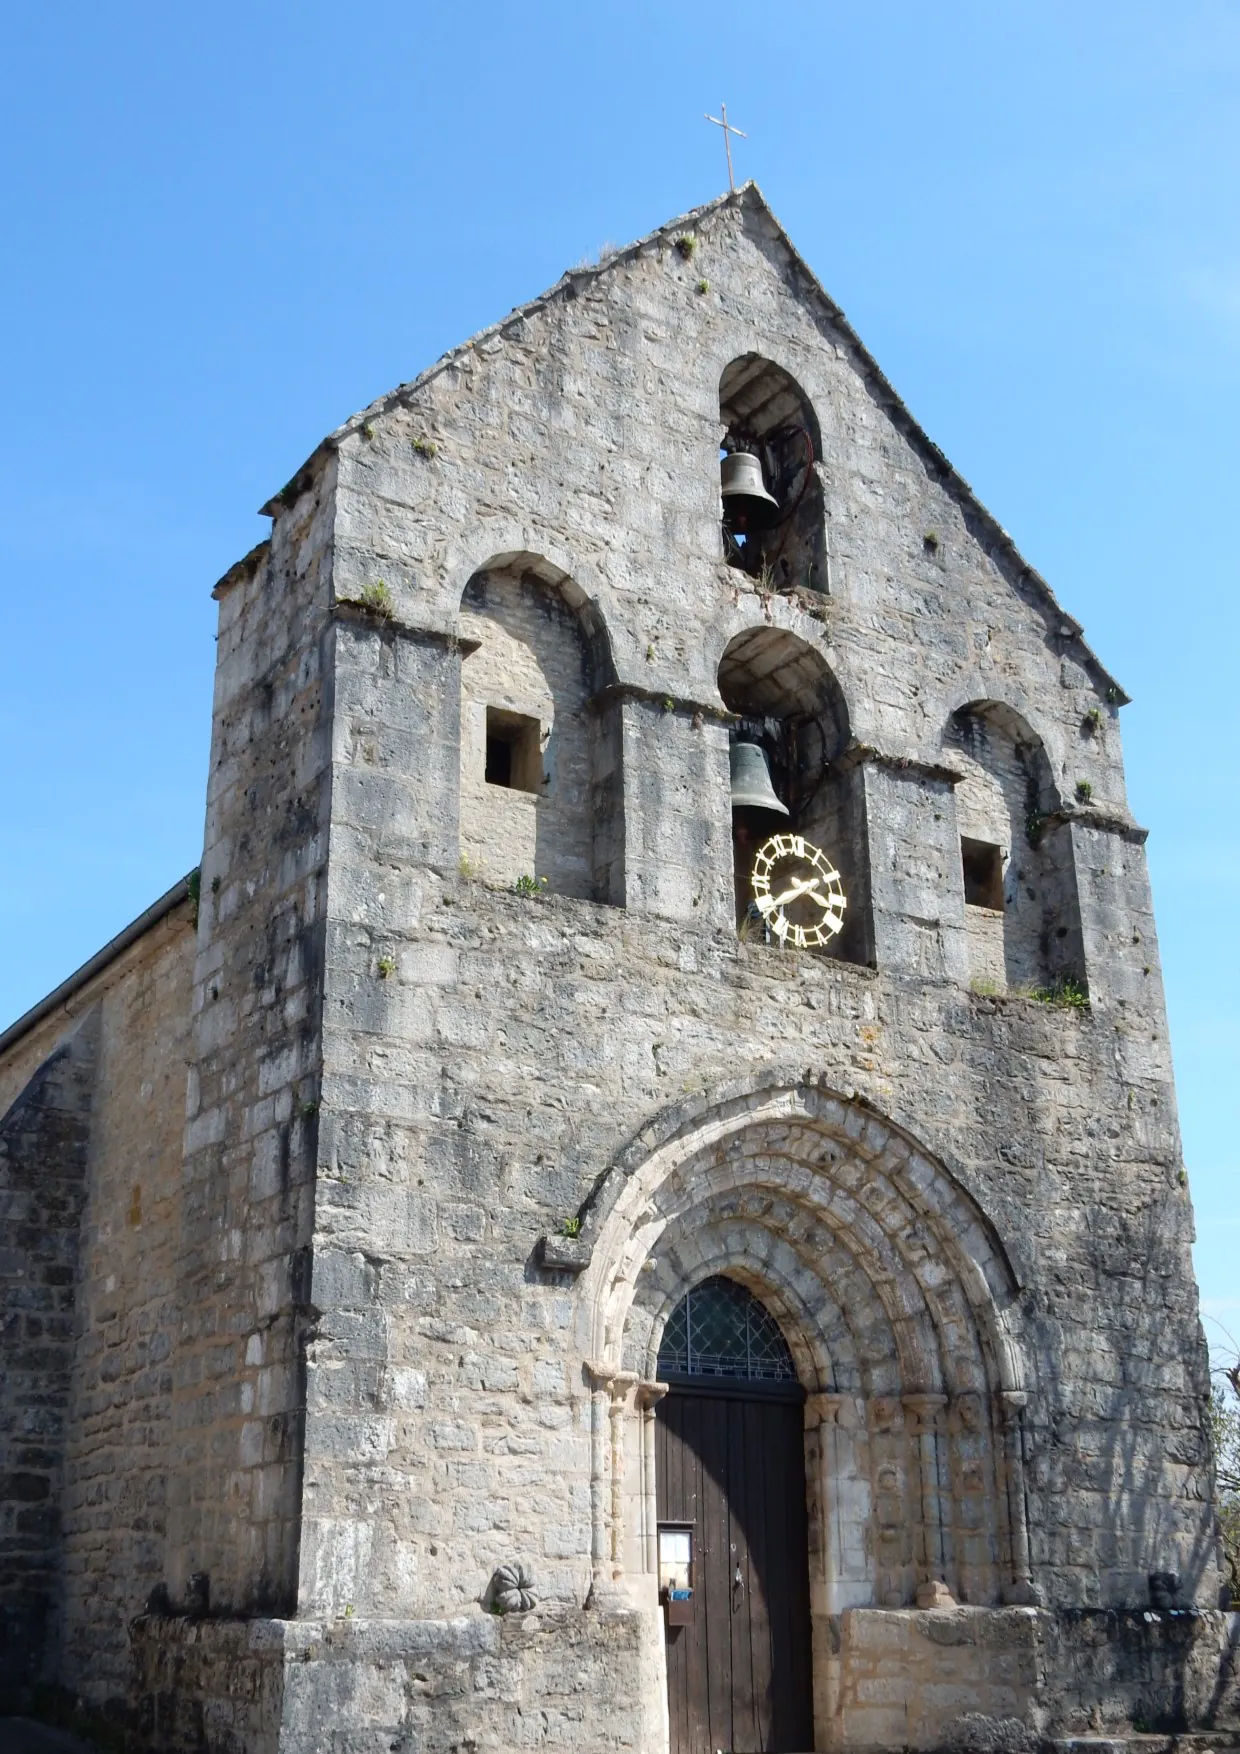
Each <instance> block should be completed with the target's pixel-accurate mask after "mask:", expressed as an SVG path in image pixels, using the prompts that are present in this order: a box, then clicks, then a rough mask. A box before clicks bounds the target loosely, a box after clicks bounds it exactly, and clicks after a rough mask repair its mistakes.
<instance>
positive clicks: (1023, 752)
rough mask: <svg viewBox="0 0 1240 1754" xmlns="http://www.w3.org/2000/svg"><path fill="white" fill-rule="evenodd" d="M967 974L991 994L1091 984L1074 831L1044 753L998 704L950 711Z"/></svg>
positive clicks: (980, 703) (1025, 728) (1015, 714)
mask: <svg viewBox="0 0 1240 1754" xmlns="http://www.w3.org/2000/svg"><path fill="white" fill-rule="evenodd" d="M946 740H947V741H948V743H949V744H950V745H951V747H952V754H953V758H954V759H955V761H956V762H957V764H958V765H959V766H960V767H962V768H963V770H964V779H963V780H962V781H961V783H960V784H959V785H958V786H957V787H956V817H957V822H958V825H959V831H960V858H961V875H962V880H963V885H964V900H965V923H966V927H967V930H968V941H969V963H970V976H971V978H972V980H973V982H974V983H975V984H977V985H978V986H981V987H984V988H986V989H989V990H997V991H1006V990H1019V989H1021V988H1025V989H1029V988H1033V989H1047V988H1051V989H1053V988H1056V987H1062V986H1064V985H1065V984H1069V983H1070V984H1071V986H1072V987H1073V988H1074V989H1077V990H1079V991H1080V993H1081V994H1082V995H1084V993H1085V992H1086V990H1087V984H1086V968H1085V949H1084V939H1083V936H1082V931H1081V915H1080V902H1079V897H1078V893H1077V882H1076V861H1075V858H1074V856H1073V850H1072V831H1071V828H1070V827H1069V825H1068V823H1067V821H1066V820H1065V818H1064V816H1063V815H1062V814H1061V807H1060V801H1059V795H1058V791H1057V788H1056V786H1055V782H1054V776H1053V774H1052V772H1051V765H1050V761H1049V759H1048V758H1047V754H1046V749H1045V746H1044V745H1043V742H1042V739H1041V738H1040V737H1039V736H1038V734H1037V732H1036V731H1034V730H1033V728H1032V727H1031V726H1030V725H1029V724H1028V723H1027V721H1026V720H1025V719H1024V718H1022V717H1021V715H1020V714H1019V713H1018V712H1016V711H1015V710H1014V709H1013V708H1012V707H1009V706H1006V705H1004V704H1003V703H1002V702H999V701H993V700H985V701H973V702H971V703H970V704H969V705H968V706H965V707H961V708H960V710H959V711H958V712H955V713H953V715H952V717H951V720H950V722H949V725H948V731H947V739H946Z"/></svg>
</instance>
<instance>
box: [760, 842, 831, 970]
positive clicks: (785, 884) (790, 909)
mask: <svg viewBox="0 0 1240 1754" xmlns="http://www.w3.org/2000/svg"><path fill="white" fill-rule="evenodd" d="M750 881H751V882H752V884H753V898H754V901H755V902H756V904H757V908H758V912H759V913H760V914H761V915H762V918H763V919H764V920H765V921H766V923H767V925H768V926H769V927H770V929H771V933H772V935H773V936H774V937H775V938H777V939H778V940H779V942H780V943H781V944H791V945H792V946H793V947H794V948H795V949H797V950H814V949H817V948H818V946H819V945H822V944H826V943H829V941H830V940H831V939H832V938H834V936H835V934H836V933H837V932H838V931H839V929H840V927H841V926H842V925H843V924H844V908H845V906H846V905H847V904H846V902H845V898H844V888H843V885H842V884H841V882H840V874H839V872H838V871H837V870H836V869H835V867H834V865H832V863H831V861H830V859H828V857H827V855H826V854H825V853H824V852H823V851H822V850H821V848H820V847H816V846H815V845H814V844H813V842H812V841H808V840H806V839H805V837H804V835H800V834H776V835H772V837H771V838H770V840H768V841H767V842H766V843H765V844H764V845H763V846H761V847H760V848H759V849H758V856H757V858H756V859H755V860H754V863H753V875H752V877H751V879H750Z"/></svg>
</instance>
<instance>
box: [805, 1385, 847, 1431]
mask: <svg viewBox="0 0 1240 1754" xmlns="http://www.w3.org/2000/svg"><path fill="white" fill-rule="evenodd" d="M856 1410H857V1403H856V1398H855V1396H853V1395H838V1394H836V1393H834V1391H832V1390H821V1391H819V1392H818V1393H816V1394H812V1395H807V1396H806V1397H805V1424H806V1428H807V1429H808V1430H810V1431H812V1430H813V1429H814V1427H815V1426H817V1425H841V1426H846V1427H851V1426H853V1425H855V1424H856Z"/></svg>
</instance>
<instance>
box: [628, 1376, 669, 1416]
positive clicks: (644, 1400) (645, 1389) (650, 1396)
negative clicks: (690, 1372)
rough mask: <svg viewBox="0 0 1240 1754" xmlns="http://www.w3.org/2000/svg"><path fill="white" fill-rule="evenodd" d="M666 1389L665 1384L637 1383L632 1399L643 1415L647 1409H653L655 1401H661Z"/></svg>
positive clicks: (666, 1385)
mask: <svg viewBox="0 0 1240 1754" xmlns="http://www.w3.org/2000/svg"><path fill="white" fill-rule="evenodd" d="M668 1387H669V1385H668V1384H667V1383H665V1382H639V1383H638V1385H637V1393H636V1395H635V1396H634V1399H635V1400H636V1402H637V1405H638V1406H639V1407H640V1408H641V1410H642V1412H643V1413H644V1412H646V1410H647V1409H648V1408H650V1407H653V1406H654V1404H655V1402H656V1401H661V1400H662V1399H663V1397H664V1395H665V1394H666V1393H667V1391H668Z"/></svg>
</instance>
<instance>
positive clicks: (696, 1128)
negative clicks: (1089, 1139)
mask: <svg viewBox="0 0 1240 1754" xmlns="http://www.w3.org/2000/svg"><path fill="white" fill-rule="evenodd" d="M583 1235H584V1236H585V1237H587V1238H588V1239H589V1241H590V1243H591V1244H592V1252H591V1259H590V1265H589V1267H588V1268H587V1269H586V1271H585V1273H584V1274H583V1276H582V1279H581V1281H580V1282H579V1293H578V1295H579V1321H580V1324H581V1326H580V1335H581V1342H582V1349H583V1352H584V1353H585V1355H586V1357H587V1358H588V1359H589V1360H590V1366H589V1371H590V1379H591V1382H592V1384H593V1388H594V1424H595V1431H596V1445H595V1459H596V1466H595V1479H596V1487H597V1490H596V1492H595V1495H594V1504H595V1544H594V1554H595V1587H596V1589H597V1588H599V1587H600V1586H601V1587H611V1586H615V1585H619V1586H620V1587H622V1588H625V1589H628V1590H629V1591H630V1593H632V1592H633V1591H634V1590H636V1592H637V1593H638V1595H639V1597H640V1595H641V1591H642V1589H643V1588H645V1589H648V1590H650V1591H653V1590H654V1589H655V1583H656V1571H657V1554H656V1533H657V1531H656V1523H657V1512H656V1485H657V1481H656V1466H655V1422H656V1407H657V1404H658V1401H659V1399H660V1396H661V1395H662V1393H663V1392H664V1390H663V1387H662V1385H661V1382H660V1378H659V1375H658V1360H659V1355H660V1348H661V1346H662V1344H663V1340H664V1335H665V1333H666V1331H667V1326H668V1322H669V1319H670V1318H671V1317H672V1316H673V1314H674V1312H675V1310H676V1309H677V1306H678V1305H679V1304H680V1303H681V1302H682V1300H683V1299H684V1298H685V1296H686V1294H687V1293H689V1292H690V1291H692V1289H693V1288H694V1287H695V1286H700V1285H701V1284H702V1283H703V1282H705V1281H707V1280H709V1279H710V1278H711V1277H712V1276H715V1275H720V1274H722V1275H726V1276H727V1277H728V1278H729V1279H732V1280H735V1281H737V1282H738V1283H739V1284H741V1285H743V1286H745V1287H746V1288H747V1289H748V1291H750V1292H751V1293H752V1294H753V1295H754V1296H755V1297H757V1298H759V1299H760V1300H761V1302H762V1303H763V1304H764V1306H765V1308H766V1309H767V1310H768V1311H769V1313H770V1315H771V1316H772V1318H773V1319H774V1320H775V1321H776V1322H777V1323H778V1326H779V1329H780V1331H781V1333H782V1334H783V1336H784V1338H785V1339H786V1342H787V1345H788V1350H789V1353H790V1356H791V1357H792V1359H793V1362H794V1366H795V1370H796V1375H797V1378H798V1381H799V1383H800V1385H801V1388H802V1389H803V1391H804V1403H803V1405H804V1413H803V1423H804V1472H805V1498H806V1505H807V1512H808V1547H809V1554H810V1589H811V1601H812V1610H813V1622H814V1653H815V1654H814V1669H815V1676H816V1677H818V1672H819V1669H820V1667H821V1664H822V1663H823V1662H826V1661H827V1660H828V1656H829V1650H830V1635H829V1627H828V1624H827V1622H828V1621H829V1619H830V1617H831V1616H832V1615H834V1614H837V1613H838V1612H840V1611H841V1610H843V1609H845V1608H848V1607H853V1606H861V1605H864V1604H875V1605H882V1606H892V1607H895V1606H911V1605H913V1604H915V1603H918V1604H926V1603H930V1604H934V1603H939V1602H950V1601H953V1600H954V1601H962V1602H967V1603H970V1604H978V1605H986V1604H994V1603H998V1602H1005V1601H1006V1602H1017V1601H1028V1600H1030V1599H1032V1594H1033V1592H1032V1584H1031V1574H1030V1565H1029V1549H1028V1533H1027V1525H1026V1521H1025V1513H1024V1484H1023V1479H1022V1477H1021V1466H1022V1464H1021V1453H1020V1438H1019V1420H1020V1412H1021V1408H1022V1407H1023V1404H1024V1400H1025V1394H1024V1381H1023V1368H1022V1362H1021V1357H1022V1353H1021V1346H1020V1341H1019V1305H1018V1292H1019V1288H1018V1285H1017V1282H1016V1277H1015V1274H1014V1272H1013V1269H1012V1266H1011V1264H1010V1262H1009V1260H1008V1257H1007V1254H1006V1251H1005V1249H1004V1247H1003V1245H1002V1242H1001V1241H1000V1239H999V1237H998V1235H997V1233H996V1232H995V1230H994V1227H993V1225H992V1224H991V1223H990V1221H989V1220H988V1219H987V1217H986V1215H985V1213H984V1212H983V1210H982V1208H981V1207H980V1206H979V1204H978V1202H977V1200H976V1199H975V1198H974V1197H973V1196H972V1195H971V1194H970V1193H969V1191H968V1190H967V1189H966V1187H965V1186H964V1185H963V1183H962V1182H961V1180H960V1179H959V1177H958V1175H955V1174H953V1173H951V1172H949V1170H948V1169H947V1168H946V1166H945V1165H944V1164H943V1163H942V1162H941V1161H940V1160H938V1159H937V1158H936V1157H935V1156H933V1155H932V1154H931V1153H929V1152H928V1151H926V1150H924V1149H923V1148H922V1147H921V1146H920V1145H919V1144H918V1143H917V1142H916V1141H915V1140H914V1139H913V1138H912V1137H911V1136H910V1135H909V1134H908V1133H907V1132H905V1131H904V1130H903V1129H902V1128H901V1127H899V1126H898V1125H896V1124H895V1123H894V1122H892V1121H889V1120H887V1119H886V1118H885V1117H883V1116H882V1115H880V1114H878V1113H877V1112H876V1111H875V1110H874V1109H873V1108H871V1107H870V1106H869V1105H867V1104H864V1103H862V1102H859V1101H857V1100H855V1099H849V1098H847V1097H845V1096H842V1095H840V1094H838V1093H836V1092H834V1091H831V1090H829V1089H826V1088H823V1087H822V1086H821V1085H819V1084H817V1083H815V1082H813V1081H812V1080H810V1079H808V1078H803V1077H791V1078H788V1079H787V1080H786V1081H785V1080H779V1079H778V1078H773V1079H772V1081H771V1082H770V1083H767V1084H763V1085H761V1086H759V1087H758V1088H756V1089H752V1088H751V1089H748V1090H746V1089H741V1090H738V1091H734V1092H733V1093H732V1094H721V1095H720V1097H719V1098H718V1099H717V1100H716V1101H714V1102H699V1103H697V1104H695V1105H693V1106H692V1108H691V1109H687V1110H686V1111H684V1112H683V1113H681V1114H679V1115H673V1116H670V1117H668V1118H667V1120H666V1121H665V1122H664V1123H662V1124H661V1125H656V1126H654V1127H652V1128H650V1129H648V1131H647V1133H646V1134H645V1135H644V1136H643V1138H642V1139H641V1141H640V1142H639V1143H637V1144H635V1146H634V1147H633V1148H632V1149H631V1150H630V1152H629V1153H627V1154H626V1155H625V1157H624V1158H623V1159H622V1161H621V1162H620V1163H619V1164H618V1165H617V1166H616V1167H615V1168H614V1169H613V1170H612V1171H611V1172H610V1173H609V1174H608V1175H607V1176H606V1177H605V1178H604V1179H603V1182H602V1183H601V1184H600V1187H599V1189H598V1192H597V1195H596V1197H595V1199H594V1201H593V1203H592V1206H591V1208H590V1209H589V1210H588V1212H587V1214H586V1216H585V1223H584V1227H583ZM609 1421H610V1423H609ZM609 1433H610V1439H609V1437H608V1434H609ZM643 1579H644V1580H645V1581H644V1583H643V1582H642V1580H643ZM817 1689H818V1679H816V1680H815V1690H816V1692H817Z"/></svg>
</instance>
